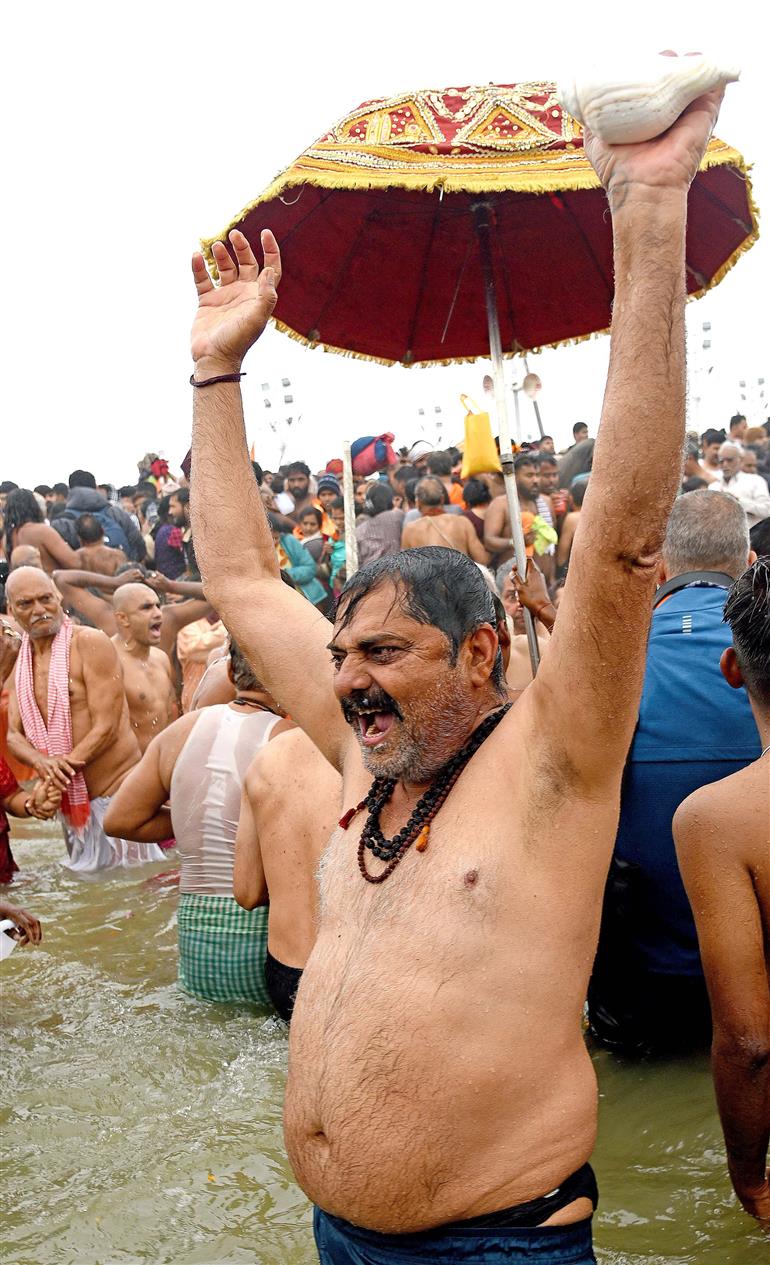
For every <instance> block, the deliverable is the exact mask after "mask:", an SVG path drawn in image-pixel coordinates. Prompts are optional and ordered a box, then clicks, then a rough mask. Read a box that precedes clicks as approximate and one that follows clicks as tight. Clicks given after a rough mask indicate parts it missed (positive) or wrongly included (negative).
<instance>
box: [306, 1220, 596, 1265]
mask: <svg viewBox="0 0 770 1265" xmlns="http://www.w3.org/2000/svg"><path fill="white" fill-rule="evenodd" d="M313 1230H314V1232H315V1241H316V1247H317V1248H318V1256H319V1259H320V1261H321V1265H410V1262H416V1263H417V1265H459V1263H463V1265H476V1263H478V1265H499V1262H505V1261H527V1262H530V1265H531V1263H532V1262H539V1265H596V1257H595V1256H594V1253H593V1248H592V1246H591V1219H590V1217H589V1218H588V1219H587V1220H586V1221H579V1222H577V1224H575V1225H566V1226H533V1227H530V1226H526V1227H521V1226H515V1227H514V1226H496V1227H494V1228H480V1227H478V1226H472V1227H471V1226H469V1227H465V1228H463V1227H462V1226H457V1225H454V1226H451V1227H449V1228H448V1229H445V1230H442V1229H441V1228H440V1227H439V1229H437V1230H423V1231H420V1233H418V1234H377V1233H376V1232H375V1231H374V1230H362V1229H361V1228H360V1227H359V1226H355V1225H351V1224H350V1222H349V1221H343V1220H342V1219H341V1218H340V1217H332V1216H331V1215H330V1214H329V1213H328V1212H322V1211H321V1209H320V1208H315V1209H314V1212H313Z"/></svg>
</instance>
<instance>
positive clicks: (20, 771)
mask: <svg viewBox="0 0 770 1265" xmlns="http://www.w3.org/2000/svg"><path fill="white" fill-rule="evenodd" d="M0 759H2V760H5V762H6V764H7V765H8V768H9V769H10V770H11V772H12V773H13V776H14V777H15V778H16V781H17V782H30V781H31V780H32V778H33V777H34V776H35V770H34V769H30V768H29V767H28V766H27V765H26V764H20V763H19V761H18V760H16V759H14V757H13V756H12V755H11V753H10V751H9V750H8V690H7V689H3V690H2V692H0Z"/></svg>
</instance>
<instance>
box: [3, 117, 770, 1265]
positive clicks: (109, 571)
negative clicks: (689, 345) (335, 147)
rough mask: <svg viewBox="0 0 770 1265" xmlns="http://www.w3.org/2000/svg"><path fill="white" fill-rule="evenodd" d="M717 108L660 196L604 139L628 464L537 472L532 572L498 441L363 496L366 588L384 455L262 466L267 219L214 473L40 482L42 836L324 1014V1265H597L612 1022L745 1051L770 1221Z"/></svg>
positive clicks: (527, 497) (761, 491)
mask: <svg viewBox="0 0 770 1265" xmlns="http://www.w3.org/2000/svg"><path fill="white" fill-rule="evenodd" d="M716 109H717V102H716V100H715V99H714V98H712V97H706V98H703V99H701V101H700V103H698V105H697V106H696V108H694V109H692V110H690V111H689V112H688V113H687V114H685V115H684V116H683V117H682V119H681V120H680V121H679V122H678V123H677V124H676V125H675V127H674V128H672V129H671V131H670V132H669V133H667V134H666V137H665V138H664V140H662V141H661V140H659V141H657V142H655V145H656V150H655V162H656V173H657V196H656V197H655V198H650V197H649V196H648V194H649V187H648V183H647V176H646V168H645V161H649V155H648V146H647V145H638V146H632V147H628V150H627V151H622V152H621V153H620V154H618V153H611V152H610V151H608V150H605V149H603V148H602V146H601V145H600V144H599V143H598V142H596V141H595V140H593V141H592V142H591V148H590V152H591V156H592V161H593V162H594V164H595V166H596V168H597V171H598V172H599V174H600V176H601V177H602V179H603V180H604V182H605V185H606V187H607V190H608V199H609V206H610V210H611V212H612V216H613V229H614V239H615V259H616V278H617V282H616V294H615V304H614V316H613V327H612V354H611V360H610V368H609V377H608V383H607V390H606V395H605V401H604V406H603V411H602V416H601V422H600V426H599V429H598V434H597V435H596V438H595V439H594V438H592V437H590V436H589V434H588V428H587V427H586V426H577V427H575V433H574V440H575V442H574V444H573V445H572V446H571V447H570V448H569V449H567V450H566V451H565V452H563V453H560V454H557V453H555V451H554V444H553V442H552V440H550V439H549V438H548V437H547V436H546V437H544V438H542V439H541V440H539V441H538V442H537V443H533V444H530V445H527V446H525V447H524V448H523V449H522V450H521V451H519V452H518V453H517V455H516V458H515V480H516V484H517V488H518V497H519V501H520V508H521V513H522V526H523V528H524V530H525V539H526V545H527V553H528V564H527V570H526V574H521V571H520V569H519V568H517V566H516V564H515V562H514V557H513V553H514V551H513V547H512V542H511V535H512V533H511V522H510V517H509V510H508V500H507V498H506V494H505V487H504V484H503V481H502V477H501V476H500V475H499V474H498V473H494V472H490V473H481V474H479V475H478V476H476V477H473V478H470V479H466V480H462V479H461V477H460V473H459V471H460V464H461V457H460V454H459V453H458V452H457V451H456V450H453V449H450V450H449V451H434V450H432V449H431V448H430V446H429V445H428V444H427V443H424V442H421V443H418V444H415V445H414V446H413V447H412V448H411V449H408V450H407V449H402V450H401V453H400V456H399V457H398V459H397V460H396V462H395V463H394V464H391V465H390V466H388V467H387V468H385V469H383V470H382V471H380V472H379V473H378V474H376V475H374V476H372V477H370V478H368V479H366V480H358V481H357V482H356V486H355V502H356V504H355V533H356V540H357V545H358V556H359V569H358V570H357V571H356V572H355V574H351V575H349V576H348V575H347V574H346V542H345V513H344V510H345V505H344V501H343V499H342V496H341V483H340V473H341V463H340V462H339V461H337V460H332V461H329V463H328V464H327V466H326V468H325V469H324V470H323V471H321V472H319V473H316V474H312V473H311V471H310V469H309V468H308V466H307V465H306V464H304V463H303V462H300V461H297V462H294V463H292V464H291V465H288V466H286V467H283V468H282V469H280V470H278V471H275V472H271V471H267V470H264V469H262V468H261V467H260V466H259V465H258V464H255V463H254V462H253V461H251V460H250V458H249V454H248V452H247V447H246V440H245V431H244V420H243V413H242V403H241V394H240V387H239V376H240V372H241V365H242V362H243V358H244V356H245V355H246V353H247V351H248V350H249V348H250V347H251V346H252V345H253V344H254V343H255V342H256V341H257V339H258V338H259V336H260V334H261V333H262V330H263V329H264V326H265V324H266V322H267V320H268V319H269V316H270V313H271V312H272V309H273V306H274V304H275V302H276V290H277V287H278V286H279V283H280V269H281V264H280V254H279V249H278V245H277V243H276V241H275V239H274V238H273V236H272V234H271V233H270V232H269V231H267V230H266V231H265V232H264V233H263V235H262V248H263V252H264V264H263V267H262V268H261V269H259V268H258V266H257V263H256V260H255V257H254V255H253V254H252V251H251V248H250V247H249V244H248V242H247V240H246V238H244V237H243V236H242V235H241V234H239V233H238V232H233V233H232V234H231V236H230V240H229V243H228V244H227V245H225V244H223V243H218V244H216V245H215V246H214V257H215V260H216V264H217V269H218V274H219V284H217V285H215V284H214V283H213V282H212V280H211V279H210V277H209V275H208V273H207V271H206V268H205V265H204V262H203V259H202V258H201V257H200V256H195V257H194V260H193V276H194V280H195V284H196V288H197V291H198V298H199V307H198V311H197V315H196V318H195V322H194V326H193V340H192V348H193V360H194V389H193V397H194V419H193V443H192V450H191V460H187V459H186V460H185V462H183V463H182V467H183V473H182V474H180V475H179V477H178V478H176V479H172V477H171V473H170V471H169V468H168V466H167V464H166V463H165V461H163V460H162V459H161V458H159V457H158V456H157V455H156V454H154V453H148V454H146V456H145V457H144V458H143V459H142V461H141V462H140V463H139V476H140V477H139V481H138V482H137V484H136V485H134V486H131V487H122V488H118V489H117V490H116V489H115V488H113V487H112V486H111V485H109V484H102V485H97V484H96V481H95V478H94V476H93V474H91V473H90V472H89V471H86V470H76V471H74V472H73V473H72V474H71V475H70V477H69V479H68V481H67V483H66V484H65V483H61V484H54V485H53V486H52V487H49V486H46V485H40V486H39V487H37V488H35V489H34V490H29V489H24V488H18V487H17V486H16V485H15V484H14V483H12V482H5V483H3V484H2V487H1V488H0V500H1V502H2V516H3V544H4V554H5V563H4V569H5V583H4V614H3V624H2V636H1V637H0V669H1V672H0V675H1V676H2V681H3V683H4V695H3V697H4V705H3V706H4V733H3V743H4V746H3V752H4V755H3V760H2V763H0V770H1V775H2V785H1V786H0V795H1V801H2V807H3V808H4V810H5V812H7V813H10V814H11V815H16V816H25V815H26V816H33V817H38V818H41V819H45V818H55V819H56V820H57V821H58V822H59V823H60V825H61V830H62V837H63V847H62V856H63V861H64V864H66V865H68V866H69V867H70V869H71V870H73V871H75V872H79V873H89V874H94V873H95V872H98V871H103V870H108V869H109V868H110V867H114V866H127V865H139V864H143V863H146V862H152V861H156V860H158V859H163V858H164V856H165V854H166V852H167V851H168V850H170V849H174V850H175V851H174V852H173V854H172V855H173V856H175V857H176V859H177V860H176V864H178V866H179V904H178V939H179V984H180V986H181V988H183V989H184V990H186V991H187V992H189V993H191V994H194V995H195V996H197V997H201V998H207V999H213V1000H216V1001H220V1002H233V1003H242V1002H251V1003H256V1004H257V1005H259V1006H263V1007H271V1008H272V1009H273V1010H274V1011H275V1012H277V1014H278V1015H280V1016H281V1017H282V1018H283V1019H284V1020H286V1021H287V1022H289V1021H290V1031H289V1075H288V1082H287V1090H286V1109H285V1139H286V1147H287V1151H288V1155H289V1158H290V1161H291V1164H292V1166H293V1169H294V1173H295V1174H296V1178H297V1180H298V1182H299V1184H300V1185H301V1187H302V1188H303V1190H304V1191H305V1192H306V1193H307V1195H308V1196H309V1198H310V1199H311V1200H312V1201H313V1203H314V1205H315V1212H314V1227H315V1235H316V1242H317V1245H318V1251H319V1255H320V1259H321V1261H322V1262H325V1263H326V1262H329V1263H331V1262H334V1263H337V1262H365V1261H371V1260H375V1259H376V1260H377V1261H383V1262H385V1261H388V1260H393V1261H409V1260H415V1261H416V1260H419V1261H427V1260H431V1261H434V1260H435V1261H455V1260H458V1259H462V1260H468V1261H470V1260H473V1261H485V1262H487V1261H488V1262H492V1261H495V1262H496V1261H502V1260H506V1261H508V1260H519V1259H522V1260H523V1259H524V1258H525V1257H526V1259H527V1260H530V1259H537V1260H539V1261H543V1262H550V1261H557V1260H559V1261H566V1260H569V1261H573V1262H582V1261H592V1260H594V1259H595V1258H594V1255H593V1249H592V1246H591V1216H592V1213H593V1210H594V1208H595V1206H596V1203H597V1198H598V1191H597V1183H596V1179H595V1176H594V1173H593V1171H592V1169H591V1166H590V1157H591V1152H592V1149H593V1145H594V1139H595V1131H596V1103H597V1087H596V1082H595V1077H594V1072H593V1068H592V1063H591V1059H590V1057H589V1053H588V1048H587V1042H586V1029H588V1031H589V1032H590V1034H591V1036H590V1039H591V1040H593V1041H598V1042H601V1043H604V1044H605V1045H607V1046H610V1047H612V1048H614V1049H617V1050H620V1051H623V1052H624V1054H625V1055H627V1056H629V1057H634V1056H648V1055H650V1054H654V1055H656V1056H658V1057H666V1056H671V1055H674V1054H678V1053H681V1052H683V1051H688V1050H691V1049H694V1048H700V1047H704V1046H707V1045H708V1044H709V1043H710V1044H711V1050H712V1059H713V1073H714V1081H715V1087H716V1095H717V1100H718V1106H719V1111H720V1116H721V1120H722V1125H723V1129H724V1137H725V1145H726V1152H727V1162H728V1166H729V1173H730V1178H731V1180H732V1183H733V1186H734V1188H735V1192H736V1195H737V1197H738V1199H739V1200H740V1202H741V1204H742V1205H743V1207H744V1208H745V1209H746V1211H747V1212H748V1213H750V1214H751V1215H753V1216H754V1217H756V1218H757V1219H758V1220H759V1221H761V1222H764V1223H765V1224H767V1225H770V1186H769V1185H768V1180H767V1173H766V1166H767V1149H768V1138H769V1136H770V986H769V984H768V968H767V945H768V943H770V848H769V847H768V843H769V842H770V839H769V833H770V832H769V829H768V822H769V821H770V778H769V777H768V771H767V763H766V760H765V756H766V754H767V752H768V751H770V492H769V491H768V482H767V478H768V474H770V425H768V426H761V427H751V428H749V427H748V426H747V422H746V419H745V418H744V417H742V416H740V415H736V416H735V417H733V418H731V419H730V421H729V425H728V426H727V427H726V429H725V430H719V431H716V430H708V431H706V432H705V434H702V435H700V436H698V435H695V434H686V432H685V348H684V297H685V296H684V240H685V224H686V206H687V186H688V181H689V179H690V178H691V177H692V175H693V173H694V172H695V170H696V169H697V164H698V161H699V159H700V156H701V153H702V150H703V146H704V145H705V143H706V138H707V136H708V135H709V133H710V129H711V126H712V125H713V120H714V116H715V111H716ZM618 182H621V183H622V196H620V195H619V194H618V190H619V189H620V188H621V183H618ZM616 195H617V196H616ZM255 354H258V353H255ZM257 455H259V454H257ZM225 468H226V469H227V471H228V477H227V480H226V482H225V481H223V480H222V477H221V472H222V470H223V469H225ZM8 473H12V472H11V471H9V472H8ZM349 521H352V518H351V519H349ZM524 608H526V609H527V610H529V611H530V612H531V615H532V620H533V622H534V625H535V628H536V635H537V638H538V640H539V644H540V666H539V669H538V671H537V673H536V675H534V677H533V672H532V667H531V663H530V656H529V653H528V642H527V637H526V635H525V631H524V628H523V621H522V615H523V610H524ZM309 687H310V688H309ZM0 824H2V827H3V830H2V835H1V836H0V867H1V870H0V882H3V883H10V882H11V880H12V878H13V873H14V870H15V868H16V867H15V863H14V860H13V857H12V854H11V850H10V845H9V838H8V830H7V828H6V827H7V823H6V822H5V820H4V819H3V821H2V823H0ZM167 863H168V862H167ZM6 890H7V889H6ZM9 894H12V891H11V892H10V893H9ZM0 913H3V914H6V915H8V916H10V917H11V918H12V919H14V920H15V921H16V924H17V926H18V928H19V932H18V934H19V936H20V937H21V938H22V939H24V940H30V941H36V940H38V939H39V938H40V935H41V930H40V926H39V923H38V921H37V919H36V918H35V916H34V913H32V912H27V911H24V910H20V909H17V908H16V907H15V906H13V905H8V904H7V902H6V901H5V896H3V899H2V903H0ZM469 998H472V999H473V1003H472V1004H471V1005H470V1006H469Z"/></svg>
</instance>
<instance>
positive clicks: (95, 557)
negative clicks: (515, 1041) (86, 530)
mask: <svg viewBox="0 0 770 1265" xmlns="http://www.w3.org/2000/svg"><path fill="white" fill-rule="evenodd" d="M77 557H78V561H77V566H78V567H79V568H80V570H81V571H95V572H97V574H99V575H114V574H115V572H116V571H117V569H118V567H122V566H124V565H125V563H126V561H127V559H126V555H125V554H124V552H123V550H122V549H114V548H112V547H111V546H110V545H81V547H80V549H78V550H77Z"/></svg>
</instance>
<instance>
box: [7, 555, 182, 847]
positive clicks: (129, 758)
mask: <svg viewBox="0 0 770 1265" xmlns="http://www.w3.org/2000/svg"><path fill="white" fill-rule="evenodd" d="M6 592H7V595H8V605H9V610H10V613H11V614H12V615H13V617H14V619H15V620H16V621H17V623H18V625H19V627H20V628H21V630H22V633H23V637H22V646H21V650H20V652H19V658H18V660H17V662H16V670H15V675H14V677H13V678H12V681H11V682H10V697H9V702H8V749H9V751H10V752H11V754H12V755H13V756H14V757H15V758H16V759H17V760H20V761H21V762H22V763H23V764H27V765H31V767H32V768H34V769H35V771H36V773H37V774H38V776H39V777H41V778H46V777H50V778H51V779H52V780H53V781H54V783H55V784H56V785H57V786H58V787H59V788H60V789H61V791H62V792H63V799H62V815H61V824H62V828H63V831H64V838H65V842H66V845H67V851H68V853H69V858H70V859H69V867H70V868H71V869H74V870H77V871H79V872H92V871H95V870H101V869H105V868H108V867H110V866H113V865H128V864H134V863H136V862H140V861H147V860H160V859H161V858H162V853H161V851H160V849H158V848H156V847H155V845H154V844H152V845H149V846H148V847H142V846H135V845H133V844H131V845H126V844H125V841H124V840H122V839H112V838H109V837H108V836H107V835H106V834H105V831H104V829H103V825H102V823H103V819H104V814H105V812H106V809H107V805H108V804H109V800H110V797H111V796H112V795H114V794H115V792H116V791H117V789H118V787H119V786H120V784H121V782H122V781H123V779H124V777H125V776H126V774H127V773H128V772H129V770H130V769H131V768H133V766H134V765H135V764H136V763H137V762H138V760H139V748H138V746H137V742H136V738H135V737H134V735H133V733H132V730H131V725H130V723H129V717H128V707H127V705H126V696H125V694H124V692H123V677H122V674H121V670H120V664H119V663H118V656H117V653H116V651H115V647H114V646H113V645H112V643H111V642H110V639H109V637H106V636H105V635H104V633H103V632H100V631H99V629H97V628H81V627H76V626H74V625H71V624H70V623H69V621H68V620H67V619H66V617H65V614H64V611H63V609H62V604H61V597H60V595H59V593H58V591H57V589H56V586H55V585H54V583H53V580H52V579H51V578H50V576H48V575H46V574H45V572H44V571H39V570H37V569H36V568H34V567H20V568H19V570H18V571H12V572H11V574H10V575H9V577H8V583H7V586H6ZM65 736H66V737H68V738H69V739H70V743H71V745H69V746H68V747H65V746H64V745H63V740H64V737H65ZM80 774H82V777H83V778H84V779H85V785H83V784H82V781H81V780H80V778H79V776H78V775H80Z"/></svg>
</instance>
